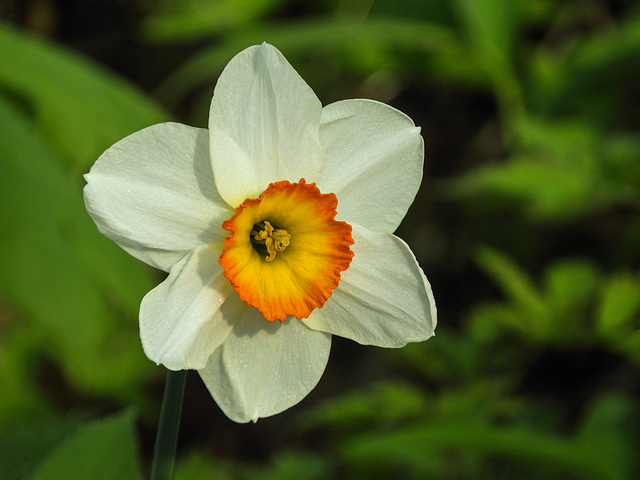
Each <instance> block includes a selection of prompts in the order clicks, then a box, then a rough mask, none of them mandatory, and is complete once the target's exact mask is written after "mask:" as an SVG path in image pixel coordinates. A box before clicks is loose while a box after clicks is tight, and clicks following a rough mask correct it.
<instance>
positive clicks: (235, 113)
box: [209, 44, 324, 207]
mask: <svg viewBox="0 0 640 480" xmlns="http://www.w3.org/2000/svg"><path fill="white" fill-rule="evenodd" d="M321 109H322V105H321V104H320V100H318V98H317V97H316V95H315V94H314V93H313V90H311V88H310V87H309V86H308V85H307V84H306V83H305V81H304V80H303V79H302V78H301V77H300V75H298V73H297V72H296V71H295V70H294V69H293V67H292V66H291V65H290V64H289V62H287V60H286V59H285V58H284V57H283V56H282V54H281V53H280V52H279V51H278V50H277V49H276V48H275V47H273V46H271V45H268V44H262V45H260V46H254V47H250V48H247V49H246V50H244V51H242V52H240V53H239V54H238V55H236V56H235V57H234V58H233V59H232V60H231V61H230V62H229V64H228V65H227V66H226V68H225V69H224V71H223V72H222V75H221V76H220V78H219V80H218V83H217V85H216V88H215V91H214V94H213V100H212V101H211V110H210V112H209V130H210V135H211V137H210V138H211V163H212V166H213V173H214V175H215V181H216V186H217V187H218V191H219V192H220V195H222V198H224V199H225V200H226V201H227V203H228V204H229V205H231V206H232V207H237V206H238V205H240V204H241V203H242V202H243V201H244V200H245V199H246V198H257V197H258V196H259V195H260V194H261V193H262V192H263V191H264V190H265V189H266V188H267V187H268V186H269V184H270V183H272V182H276V181H279V180H289V181H291V182H297V181H299V180H300V179H301V178H305V179H306V180H307V181H309V182H313V181H315V180H316V179H317V178H318V177H319V176H320V173H321V172H322V168H323V165H324V152H323V151H322V147H321V146H320V142H319V140H318V126H319V124H320V112H321Z"/></svg>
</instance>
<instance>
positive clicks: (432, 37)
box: [158, 18, 456, 104]
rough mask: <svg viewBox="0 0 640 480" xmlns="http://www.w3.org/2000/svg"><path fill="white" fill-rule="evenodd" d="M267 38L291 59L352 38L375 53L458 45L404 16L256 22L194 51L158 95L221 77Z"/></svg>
mask: <svg viewBox="0 0 640 480" xmlns="http://www.w3.org/2000/svg"><path fill="white" fill-rule="evenodd" d="M263 41H267V42H269V43H272V44H274V45H276V46H277V47H278V48H280V49H281V50H282V52H283V53H284V54H285V56H287V58H289V60H291V61H293V58H294V57H295V55H299V56H303V57H304V58H306V57H307V55H308V53H309V52H317V51H318V48H319V46H320V47H321V48H322V49H323V50H324V51H328V50H331V49H334V50H335V49H341V48H344V47H345V46H349V45H351V44H352V43H353V42H359V43H361V44H365V45H367V46H368V48H369V49H371V50H374V51H376V50H380V49H382V48H392V47H393V48H398V49H414V50H418V51H442V50H447V49H448V48H450V47H451V46H452V44H455V43H456V40H455V39H454V37H453V35H452V32H451V31H450V30H449V29H447V28H445V27H441V26H437V25H430V24H426V23H420V22H416V21H409V20H403V19H385V20H379V19H371V20H369V21H367V22H366V23H364V24H362V23H360V22H352V21H335V20H334V19H333V18H321V19H314V20H309V21H300V20H298V21H296V22H294V23H286V24H282V25H268V26H258V25H256V26H255V27H254V28H251V29H243V30H239V31H237V32H234V35H232V36H229V37H228V38H227V40H226V41H225V42H222V43H221V42H215V44H213V45H212V46H209V47H206V48H205V49H203V50H202V51H201V52H199V53H197V54H196V55H194V56H193V57H192V58H190V59H189V60H188V61H187V62H186V63H185V64H184V65H183V66H182V67H181V68H180V69H178V70H177V71H176V72H174V73H173V74H172V75H171V76H170V77H169V78H167V80H166V81H165V82H164V83H163V84H162V85H161V87H160V88H159V89H158V95H159V96H160V97H161V98H163V99H165V101H166V102H168V103H171V104H173V103H175V102H177V101H178V100H179V99H181V98H182V97H183V96H185V95H186V94H187V93H188V92H190V91H191V90H192V89H193V88H195V87H196V86H197V85H199V84H200V83H201V82H202V81H203V80H207V79H211V78H212V77H215V76H217V75H219V74H220V72H221V71H222V69H223V68H224V66H225V65H226V63H227V62H228V61H229V60H230V59H231V58H232V57H233V56H234V55H235V54H237V53H238V52H239V51H240V50H242V49H244V48H246V47H247V46H248V45H255V44H260V43H262V42H263ZM297 68H299V67H297Z"/></svg>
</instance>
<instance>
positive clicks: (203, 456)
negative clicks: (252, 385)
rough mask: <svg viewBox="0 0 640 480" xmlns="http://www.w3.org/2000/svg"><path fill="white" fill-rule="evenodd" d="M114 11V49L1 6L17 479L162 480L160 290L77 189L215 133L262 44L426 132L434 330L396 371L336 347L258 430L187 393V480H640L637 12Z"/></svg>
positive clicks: (10, 467)
mask: <svg viewBox="0 0 640 480" xmlns="http://www.w3.org/2000/svg"><path fill="white" fill-rule="evenodd" d="M89 3H91V2H89ZM112 3H113V5H112ZM106 4H108V5H110V6H111V7H110V8H112V9H113V10H110V12H118V14H119V15H120V16H118V15H115V14H113V15H112V16H111V17H109V16H108V15H103V14H104V10H100V9H97V10H96V11H97V12H98V13H97V14H99V15H102V16H101V18H112V19H113V18H115V19H121V18H132V19H135V21H133V20H132V21H131V22H128V23H127V25H128V26H129V27H128V28H129V30H128V32H127V33H126V35H125V34H124V33H123V32H121V31H119V30H118V28H119V26H118V25H119V24H118V22H117V21H116V20H112V22H113V23H112V26H111V28H112V31H110V32H106V33H105V32H103V33H104V36H103V37H98V38H99V42H98V43H99V44H100V45H101V48H100V49H96V48H95V43H93V44H92V43H91V42H88V43H86V44H84V43H82V41H81V40H82V39H83V38H85V39H86V38H90V37H86V35H87V34H86V31H87V29H86V28H79V29H78V30H77V31H80V32H85V37H82V35H79V34H78V35H76V36H75V37H74V36H73V35H71V34H65V33H66V32H65V31H64V30H63V27H65V26H66V28H69V25H68V24H66V23H65V22H64V20H65V18H66V17H65V15H69V11H68V10H63V9H58V10H56V7H55V5H56V4H54V3H53V2H47V1H30V2H25V3H20V2H17V1H11V0H6V1H5V2H4V3H2V4H0V16H2V17H4V18H3V20H4V22H3V23H2V24H1V25H0V131H1V132H2V134H1V135H0V166H1V167H2V173H1V174H0V263H1V264H2V266H3V272H2V273H3V275H1V276H0V384H1V385H2V394H1V395H0V477H2V478H7V479H9V480H11V479H23V478H37V479H44V478H65V479H66V478H140V476H142V474H141V472H146V471H148V468H149V455H150V445H151V444H152V443H153V431H154V428H155V420H156V415H157V410H158V404H159V401H160V397H161V395H160V391H161V384H162V380H161V378H160V377H161V376H162V369H158V368H155V367H154V366H153V365H152V364H151V362H149V361H148V360H147V359H146V358H145V357H144V355H143V353H142V349H141V347H140V345H139V338H138V334H137V321H136V316H137V309H138V305H139V302H140V300H141V298H142V296H143V295H144V294H145V293H146V292H147V291H148V290H149V289H150V288H152V286H153V285H155V284H156V283H157V282H158V281H159V278H157V277H156V275H155V273H154V272H152V271H150V270H149V269H147V268H146V267H145V266H143V265H141V264H140V263H139V262H137V261H135V260H133V259H132V258H130V257H128V256H127V255H126V254H124V253H123V252H121V251H120V250H119V249H118V248H117V247H116V246H114V245H113V244H111V243H110V242H109V241H107V240H106V239H104V238H102V237H101V236H100V235H99V234H98V232H97V231H96V229H95V227H94V226H93V224H92V222H91V220H90V219H89V218H88V216H87V215H86V212H85V211H84V207H83V202H82V194H81V188H82V180H81V174H82V173H84V172H86V171H87V170H88V168H89V167H90V165H91V164H92V163H93V162H94V161H95V159H96V158H97V157H98V156H99V155H100V153H101V152H102V151H104V149H105V148H107V147H108V146H109V145H111V144H112V143H114V142H115V141H117V140H119V139H120V138H122V137H124V136H126V135H128V134H130V133H132V132H134V131H136V130H138V129H140V128H142V127H145V126H147V125H150V124H153V123H157V122H160V121H164V120H166V119H169V118H170V117H172V118H178V119H179V120H181V121H183V122H185V123H189V124H193V125H198V126H203V125H206V115H207V112H208V106H209V100H210V96H211V92H212V88H213V85H214V84H215V79H216V77H217V75H218V74H219V73H220V72H221V70H222V68H223V67H224V65H225V64H226V63H227V62H228V60H229V59H230V58H231V57H232V56H233V55H234V54H236V53H237V52H239V51H240V50H242V49H243V48H245V47H247V46H248V45H250V44H255V43H260V42H262V41H268V42H270V43H272V44H274V45H276V46H277V47H278V48H279V49H281V50H282V51H283V53H284V54H285V55H286V56H287V58H288V59H289V60H290V61H291V63H292V64H293V65H294V66H295V67H296V68H297V69H298V71H299V72H300V73H301V75H302V76H303V78H305V79H307V81H308V82H309V83H310V84H311V86H312V87H313V88H314V90H315V91H316V92H317V93H318V96H319V97H320V98H321V99H322V100H323V102H325V103H328V102H330V101H335V100H339V99H342V98H351V97H359V96H363V97H371V98H376V99H378V100H381V101H385V102H388V103H391V104H392V105H394V106H396V107H398V108H400V109H402V110H403V111H405V112H407V113H408V114H410V115H411V117H412V118H414V119H415V120H416V123H418V124H419V125H421V126H422V127H423V134H424V136H425V139H426V144H427V170H426V175H425V180H424V183H423V188H422V190H421V192H420V194H419V195H418V198H417V200H416V203H415V204H414V206H413V207H412V209H411V210H410V212H409V215H408V217H407V219H406V221H405V222H404V223H403V225H402V226H401V227H400V234H401V236H403V237H404V238H406V239H407V240H408V242H409V243H410V244H411V246H412V247H413V249H414V251H415V252H416V254H417V257H418V259H419V261H420V262H421V263H422V265H423V267H424V269H425V270H426V272H427V275H428V276H429V278H430V280H431V282H432V284H433V286H434V290H435V294H436V300H437V301H438V305H439V309H440V312H441V313H440V323H439V326H438V331H437V336H436V337H435V338H434V339H431V340H429V341H428V342H426V343H424V344H418V345H409V346H407V347H406V348H404V349H401V350H393V351H386V350H377V349H367V351H368V353H363V352H362V350H364V349H360V348H357V347H356V346H355V345H351V344H348V343H347V344H345V343H342V342H340V341H337V342H336V346H335V349H334V355H333V356H332V360H331V361H330V364H329V367H328V370H327V372H326V374H325V377H324V379H323V380H322V381H321V383H320V385H319V387H318V388H317V390H316V391H314V392H313V393H312V394H311V395H310V397H309V398H308V399H307V400H305V402H303V404H301V405H300V406H299V407H296V408H294V409H292V410H291V411H289V412H286V413H285V414H282V415H280V416H277V417H275V418H273V419H265V420H261V421H260V422H259V423H258V424H257V425H255V426H253V425H250V426H240V425H235V424H231V422H229V421H228V420H227V419H226V418H224V417H223V416H222V415H221V414H220V413H219V412H218V411H217V409H216V406H215V404H214V403H213V400H211V398H210V397H209V395H208V393H207V392H206V390H204V389H203V388H202V386H201V385H200V384H199V383H198V382H197V378H195V377H194V378H193V379H192V380H193V382H191V383H190V384H189V385H190V386H189V387H188V389H187V397H186V399H185V411H184V420H183V427H182V436H181V438H182V441H181V444H180V452H179V455H180V456H179V458H178V463H177V465H176V472H175V473H176V478H178V479H199V478H202V479H275V478H278V479H288V478H291V479H309V480H312V479H326V478H349V479H359V478H366V479H367V480H371V479H375V478H385V479H386V478H389V477H390V476H400V477H402V478H409V479H412V478H416V479H418V478H420V479H422V478H430V479H443V480H457V479H489V478H491V479H493V478H514V479H515V478H517V479H525V480H527V479H532V480H535V479H622V480H624V479H633V478H638V476H640V461H639V460H638V459H639V458H640V451H639V449H640V446H639V445H640V444H638V439H637V432H638V431H639V429H640V381H639V374H640V328H639V326H640V271H639V270H638V265H639V264H640V215H639V213H640V136H639V133H640V109H639V108H638V105H640V83H639V82H638V80H637V79H638V78H639V76H640V4H639V3H638V2H636V1H633V0H618V1H613V0H612V1H605V0H576V1H571V2H569V1H567V2H554V1H551V0H533V1H529V2H525V1H509V0H402V1H392V0H375V1H374V0H341V1H339V0H332V1H330V0H325V1H322V2H303V1H295V0H287V1H285V0H260V1H249V0H243V1H231V0H188V1H184V2H173V1H170V0H164V1H161V2H148V1H143V0H137V1H134V0H131V1H128V2H127V1H121V2H105V5H106ZM77 8H78V12H80V11H81V7H80V6H77ZM84 12H85V13H86V11H84ZM96 25H98V24H96ZM100 25H101V24H100ZM56 27H57V28H58V30H56ZM89 27H91V25H89ZM116 33H117V34H118V35H121V36H120V37H119V36H118V35H116ZM96 35H97V34H96ZM122 35H124V36H125V37H126V39H127V41H128V42H130V43H129V46H130V47H131V48H130V49H125V48H123V47H122V44H121V43H118V42H117V41H114V40H113V39H114V38H122ZM74 39H75V41H74ZM110 41H111V42H112V44H111V46H110V48H111V49H112V51H113V53H114V54H113V55H112V56H111V57H108V56H105V55H104V51H105V50H106V49H108V47H109V42H110ZM63 43H66V44H67V45H66V46H63ZM92 45H93V47H92ZM92 48H93V50H92ZM74 50H75V51H74ZM79 51H84V52H85V53H84V54H83V53H79ZM89 56H94V58H95V59H98V60H95V59H94V60H90V59H89ZM109 59H110V60H109ZM123 59H129V63H127V62H125V61H124V60H123ZM131 59H133V60H131ZM119 60H122V62H119ZM101 63H102V64H104V65H101ZM141 65H142V67H141ZM105 67H106V68H105ZM108 68H117V69H118V70H120V71H121V72H122V73H123V74H124V75H125V76H128V77H129V81H127V80H123V79H122V78H121V77H119V76H116V75H114V74H113V73H109V71H108ZM148 71H150V72H160V73H158V76H157V78H154V79H152V80H150V79H149V77H148V76H147V75H148V73H147V72H148ZM134 83H138V84H141V85H145V88H146V89H147V91H146V92H144V91H143V90H142V89H139V88H136V87H134V86H133V84H134ZM154 86H155V87H157V88H152V87H154ZM151 90H153V91H151ZM161 105H162V106H161ZM169 112H171V113H169ZM132 407H133V410H132V409H131V408H132ZM133 412H137V413H133Z"/></svg>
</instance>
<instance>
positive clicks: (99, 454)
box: [31, 412, 142, 480]
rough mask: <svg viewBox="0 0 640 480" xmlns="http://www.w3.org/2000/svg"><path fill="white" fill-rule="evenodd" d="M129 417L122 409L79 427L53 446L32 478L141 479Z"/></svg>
mask: <svg viewBox="0 0 640 480" xmlns="http://www.w3.org/2000/svg"><path fill="white" fill-rule="evenodd" d="M133 417H134V416H133V415H132V414H131V412H125V413H121V414H118V415H114V416H112V417H109V418H106V419H104V420H96V421H94V422H92V423H90V424H88V425H86V426H84V427H81V428H79V429H78V431H77V432H76V433H75V434H73V435H71V436H69V437H68V438H67V439H66V440H65V441H64V442H63V443H61V444H60V445H59V446H58V447H57V448H55V449H54V450H53V452H52V453H51V454H50V455H49V456H48V457H47V458H46V460H45V461H44V462H43V463H42V464H41V465H40V466H39V467H38V469H37V470H36V472H35V473H34V474H33V476H32V477H31V478H32V480H74V479H78V480H84V479H91V480H120V479H128V480H129V479H130V480H136V479H142V475H141V473H140V465H139V462H138V447H137V441H136V437H135V432H134V425H133Z"/></svg>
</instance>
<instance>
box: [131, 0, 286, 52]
mask: <svg viewBox="0 0 640 480" xmlns="http://www.w3.org/2000/svg"><path fill="white" fill-rule="evenodd" d="M283 1H284V0H220V1H217V2H211V1H209V0H187V1H182V2H173V1H168V2H167V1H165V2H161V3H160V5H161V6H160V8H158V9H157V11H156V12H155V13H154V14H152V15H151V16H149V17H148V18H147V19H146V20H145V23H144V25H143V31H142V34H143V35H144V36H145V38H146V39H147V40H149V41H152V42H181V41H182V42H183V41H194V40H198V39H200V38H203V37H210V36H213V35H215V34H219V33H221V32H225V31H228V30H232V29H234V28H238V27H243V26H247V24H249V25H250V24H251V23H252V22H253V21H255V20H257V19H259V18H261V17H263V16H264V15H266V14H267V13H269V12H270V11H272V10H274V9H275V8H277V7H278V6H280V5H281V4H282V3H283Z"/></svg>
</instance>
